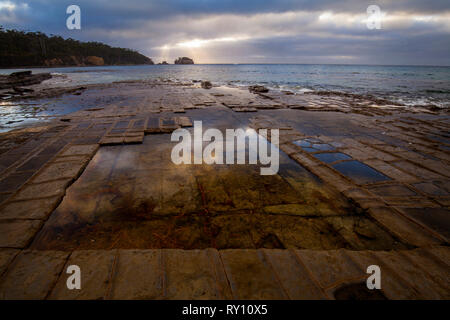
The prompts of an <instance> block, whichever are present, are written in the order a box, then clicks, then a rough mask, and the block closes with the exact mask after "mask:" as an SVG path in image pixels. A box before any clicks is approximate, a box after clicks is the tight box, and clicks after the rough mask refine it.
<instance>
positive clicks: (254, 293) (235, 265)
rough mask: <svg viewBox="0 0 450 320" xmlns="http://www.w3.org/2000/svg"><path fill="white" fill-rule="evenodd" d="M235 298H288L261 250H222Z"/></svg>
mask: <svg viewBox="0 0 450 320" xmlns="http://www.w3.org/2000/svg"><path fill="white" fill-rule="evenodd" d="M220 256H221V257H222V261H223V264H224V267H225V272H226V274H227V277H228V280H229V282H230V286H231V291H232V293H233V298H234V299H251V300H253V299H255V300H259V299H288V298H289V297H288V295H287V293H286V292H285V291H284V290H283V288H282V286H281V284H280V282H279V281H278V280H277V278H276V275H275V273H274V271H273V269H272V268H271V267H270V264H268V261H267V259H266V258H265V256H264V254H263V252H262V251H261V250H248V249H242V250H221V251H220Z"/></svg>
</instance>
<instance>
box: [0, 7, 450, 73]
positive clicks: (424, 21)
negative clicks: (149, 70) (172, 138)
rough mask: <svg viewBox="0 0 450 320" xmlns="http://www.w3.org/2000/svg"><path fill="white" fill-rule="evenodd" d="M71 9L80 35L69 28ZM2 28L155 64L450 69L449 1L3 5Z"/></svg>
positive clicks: (0, 12) (0, 14)
mask: <svg viewBox="0 0 450 320" xmlns="http://www.w3.org/2000/svg"><path fill="white" fill-rule="evenodd" d="M71 4H76V5H78V6H79V7H80V8H81V30H68V29H67V27H66V19H67V17H68V16H69V15H68V14H66V8H67V7H68V6H69V5H71ZM369 5H378V6H379V7H380V9H381V12H382V13H381V20H380V23H381V29H369V28H368V27H367V20H368V14H367V7H368V6H369ZM0 25H2V26H3V27H4V28H16V29H20V30H27V31H42V32H45V33H47V34H57V35H61V36H63V37H65V38H66V37H71V38H74V39H78V40H83V41H100V42H104V43H107V44H109V45H112V46H120V47H127V48H132V49H135V50H137V51H139V52H141V53H143V54H145V55H147V56H149V57H150V58H152V59H153V61H155V62H160V61H162V60H167V61H168V62H170V63H173V60H174V58H176V57H178V56H189V57H192V58H193V59H194V60H195V62H196V63H344V64H402V65H405V64H418V65H450V0H391V1H387V0H382V1H364V0H347V1H339V2H338V1H328V0H315V1H313V0H310V1H308V0H297V1H295V0H278V1H264V0H238V1H236V0H224V1H211V0H184V1H182V0H159V1H151V0H70V1H65V0H24V1H22V0H17V1H16V0H6V1H5V0H0ZM0 45H1V44H0Z"/></svg>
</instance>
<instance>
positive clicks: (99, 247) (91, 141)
mask: <svg viewBox="0 0 450 320" xmlns="http://www.w3.org/2000/svg"><path fill="white" fill-rule="evenodd" d="M365 99H366V98H364V97H349V96H339V95H334V96H329V95H326V96H324V95H314V94H312V95H297V94H285V93H281V94H280V95H278V94H277V93H276V92H272V91H271V92H269V93H258V94H254V93H250V92H248V90H247V89H237V88H224V87H220V88H217V87H213V88H211V89H210V90H208V91H206V90H202V89H200V88H198V85H197V86H194V85H192V83H190V84H187V83H186V84H185V83H170V82H165V81H150V82H129V83H120V84H112V85H108V86H101V87H92V88H91V87H89V88H87V90H85V92H84V93H83V95H81V96H77V95H70V96H63V98H62V99H61V100H60V101H59V100H58V99H49V101H47V102H49V103H51V105H52V108H62V106H64V105H66V104H70V105H72V104H73V105H80V106H81V108H80V109H77V110H78V111H76V110H75V112H71V113H69V114H66V115H64V116H63V117H58V116H54V117H53V118H49V119H47V122H45V123H42V122H39V125H38V126H30V127H27V128H22V129H19V130H15V131H13V132H8V133H4V134H1V135H0V229H1V230H2V232H1V234H2V235H1V237H0V298H8V297H9V298H12V297H13V298H17V299H22V298H30V297H31V298H35V299H44V298H51V299H58V298H63V297H70V298H89V299H91V298H92V299H100V298H104V299H114V298H125V299H132V298H143V297H148V298H164V297H165V298H180V297H181V298H190V297H209V298H229V297H233V298H245V299H252V298H254V299H258V298H268V297H269V298H283V299H299V298H316V299H319V298H324V299H337V298H344V299H358V298H364V299H370V298H371V297H369V296H367V295H366V292H363V291H361V290H360V289H361V288H360V287H358V285H354V284H357V283H361V282H362V281H364V280H365V279H366V277H367V274H366V272H365V271H366V268H367V266H368V265H371V264H377V265H380V267H381V268H382V269H383V270H384V271H383V272H384V273H383V276H384V277H385V278H383V279H385V280H384V282H383V283H384V288H383V292H382V293H383V296H382V297H385V298H388V299H422V298H431V299H448V292H449V288H450V284H449V283H448V280H447V279H448V278H449V277H448V265H447V261H448V259H449V257H450V256H449V251H448V247H447V246H448V208H449V204H450V202H449V199H450V198H449V197H450V194H449V193H450V187H449V181H450V180H449V179H450V173H449V172H448V168H449V166H448V164H449V160H450V158H449V155H448V154H449V150H450V141H449V137H448V134H447V131H448V128H449V118H448V116H447V115H446V113H445V112H443V111H442V110H430V109H428V108H408V107H406V106H396V105H395V106H394V105H385V106H382V105H373V101H370V100H365ZM380 102H381V101H380ZM32 103H37V104H38V105H39V106H40V103H41V102H40V101H32ZM32 106H33V107H34V106H36V105H32ZM7 108H11V106H9V105H8V106H7ZM250 110H251V111H252V112H251V113H249V111H250ZM313 111H327V112H313ZM179 113H183V115H180V114H179ZM63 119H64V121H61V120H63ZM195 120H202V121H203V124H204V126H205V128H208V127H214V128H219V129H221V130H224V129H226V128H238V127H241V128H248V127H252V128H255V129H259V128H268V129H271V128H277V129H280V143H279V148H280V150H281V152H280V156H281V164H280V170H279V172H278V174H277V175H274V176H261V175H259V170H258V169H259V167H258V166H252V165H241V166H227V165H224V166H219V165H217V166H208V165H201V166H188V165H182V166H175V165H174V164H173V163H172V162H171V161H170V151H171V147H172V144H171V143H170V141H169V140H170V134H169V133H170V132H172V131H173V130H175V129H177V128H181V127H184V128H187V129H188V130H193V129H192V128H191V127H190V126H192V124H193V122H194V121H195ZM116 144H117V145H116ZM355 165H356V166H355ZM381 178H382V179H381ZM415 247H419V248H418V249H414V248H415ZM11 248H14V249H11ZM161 248H162V249H161ZM208 248H217V249H219V250H214V249H208ZM29 249H32V250H31V251H30V250H29ZM80 249H92V250H93V251H90V252H91V253H89V252H87V251H83V250H80ZM182 249H186V250H182ZM54 250H57V251H54ZM97 253H98V254H97ZM69 254H70V255H69ZM68 259H70V263H75V262H74V260H73V259H76V260H79V263H80V264H83V266H84V267H83V268H87V269H88V270H90V271H89V273H88V274H89V277H88V281H89V282H91V284H90V285H89V284H87V286H86V288H87V289H86V290H87V291H84V292H81V293H80V294H79V295H78V296H74V295H68V293H67V292H66V291H64V284H65V280H66V279H65V276H63V275H64V272H62V271H63V266H64V265H65V264H66V263H68V261H69V260H68ZM193 261H197V262H198V265H201V266H204V267H201V268H197V267H196V266H197V264H195V265H194V264H192V262H193ZM180 263H181V264H183V265H186V268H184V269H181V270H180V268H177V267H176V266H177V265H179V264H180ZM41 265H45V266H46V270H47V269H48V270H51V272H47V273H46V274H47V276H46V277H43V278H41V280H42V281H34V280H33V279H36V274H39V273H41V271H40V270H41V269H39V268H36V266H39V267H40V266H41ZM94 265H96V266H98V267H99V268H101V270H104V273H102V277H98V276H96V274H95V270H93V269H92V268H91V267H92V266H94ZM113 265H114V266H115V267H114V268H113V267H112V266H113ZM148 265H152V266H153V268H154V269H155V270H158V273H151V274H148V272H146V271H145V270H147V267H148ZM213 275H215V278H214V277H213ZM100 278H101V279H100ZM194 279H195V280H194ZM224 279H225V280H224ZM96 281H97V282H96ZM98 281H100V282H101V283H105V284H106V285H98V283H99V282H98ZM29 283H32V285H29ZM96 283H97V284H96ZM130 283H132V284H133V285H129V284H130ZM180 283H184V285H180ZM294 284H296V285H294ZM94 287H95V288H97V289H96V290H94V289H89V288H94ZM300 289H301V290H300ZM379 298H381V296H380V297H379Z"/></svg>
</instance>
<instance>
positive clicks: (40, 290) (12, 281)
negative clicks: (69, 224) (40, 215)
mask: <svg viewBox="0 0 450 320" xmlns="http://www.w3.org/2000/svg"><path fill="white" fill-rule="evenodd" d="M67 256H68V253H66V252H61V251H23V252H22V253H21V254H20V255H19V256H17V257H16V259H15V261H14V262H13V264H12V265H11V266H10V267H9V268H8V271H7V272H6V273H5V274H4V275H3V276H2V278H0V299H6V300H42V299H45V298H46V297H47V295H48V294H49V292H50V290H51V289H52V287H53V285H54V283H55V282H56V280H57V278H58V275H59V274H60V272H61V270H62V268H63V267H64V263H65V262H66V259H67Z"/></svg>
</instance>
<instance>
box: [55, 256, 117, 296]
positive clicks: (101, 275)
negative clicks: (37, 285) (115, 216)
mask: <svg viewBox="0 0 450 320" xmlns="http://www.w3.org/2000/svg"><path fill="white" fill-rule="evenodd" d="M116 254H117V251H116V250H80V251H74V252H73V253H72V254H71V255H70V258H69V261H68V262H67V263H66V266H65V269H67V267H68V266H70V265H76V266H78V267H80V271H81V289H80V290H75V289H73V290H69V289H68V288H67V279H68V277H69V276H70V275H68V274H66V273H65V272H63V273H61V276H60V277H59V279H58V282H57V283H56V286H55V288H54V289H53V291H52V293H51V294H50V296H49V299H54V300H75V299H76V300H103V299H104V298H105V297H106V294H107V292H108V289H109V286H110V281H111V272H112V269H113V265H114V259H115V256H116Z"/></svg>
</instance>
